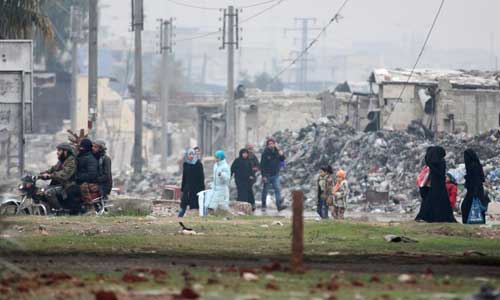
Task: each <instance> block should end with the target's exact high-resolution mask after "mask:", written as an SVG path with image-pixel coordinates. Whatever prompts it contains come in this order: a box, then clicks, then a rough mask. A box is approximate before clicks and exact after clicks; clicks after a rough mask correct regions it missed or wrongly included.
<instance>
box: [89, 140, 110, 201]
mask: <svg viewBox="0 0 500 300" xmlns="http://www.w3.org/2000/svg"><path fill="white" fill-rule="evenodd" d="M92 153H93V154H94V157H95V158H96V159H97V170H98V173H99V176H97V183H98V184H99V187H100V191H101V196H103V197H105V198H107V197H108V195H109V194H110V193H111V189H112V188H113V175H112V174H111V158H110V157H109V156H108V155H107V154H106V142H104V141H101V140H98V141H95V142H94V143H93V144H92Z"/></svg>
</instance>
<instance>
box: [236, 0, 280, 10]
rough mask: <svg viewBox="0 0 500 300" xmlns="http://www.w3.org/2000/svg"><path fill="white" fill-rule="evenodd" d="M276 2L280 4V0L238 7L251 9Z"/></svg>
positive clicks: (269, 0)
mask: <svg viewBox="0 0 500 300" xmlns="http://www.w3.org/2000/svg"><path fill="white" fill-rule="evenodd" d="M276 1H279V2H281V0H267V1H262V2H257V3H254V4H249V5H245V6H240V7H239V8H252V7H257V6H261V5H266V4H269V3H273V2H276Z"/></svg>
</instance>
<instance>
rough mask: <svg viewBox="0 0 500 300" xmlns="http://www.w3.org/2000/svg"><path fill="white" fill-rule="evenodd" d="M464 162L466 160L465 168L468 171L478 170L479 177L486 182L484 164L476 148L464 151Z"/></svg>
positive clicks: (470, 172)
mask: <svg viewBox="0 0 500 300" xmlns="http://www.w3.org/2000/svg"><path fill="white" fill-rule="evenodd" d="M464 162H465V170H466V171H467V173H469V174H473V171H474V170H475V171H477V174H478V175H479V179H480V180H481V182H484V180H485V176H484V171H483V165H482V164H481V161H480V160H479V156H477V153H476V152H475V151H474V150H472V149H467V150H465V151H464Z"/></svg>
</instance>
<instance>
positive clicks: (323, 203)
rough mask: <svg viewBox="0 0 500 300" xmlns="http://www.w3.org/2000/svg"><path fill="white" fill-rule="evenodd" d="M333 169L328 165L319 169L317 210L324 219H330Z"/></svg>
mask: <svg viewBox="0 0 500 300" xmlns="http://www.w3.org/2000/svg"><path fill="white" fill-rule="evenodd" d="M332 174H333V169H332V167H331V166H329V165H326V166H323V167H321V169H320V170H319V178H318V205H317V212H318V215H319V216H320V217H321V218H322V219H328V205H331V204H332V203H329V202H333V195H332V189H333V178H332Z"/></svg>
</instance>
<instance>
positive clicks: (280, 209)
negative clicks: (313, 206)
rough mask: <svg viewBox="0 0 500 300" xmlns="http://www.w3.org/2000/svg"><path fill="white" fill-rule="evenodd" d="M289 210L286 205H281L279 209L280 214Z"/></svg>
mask: <svg viewBox="0 0 500 300" xmlns="http://www.w3.org/2000/svg"><path fill="white" fill-rule="evenodd" d="M287 208H288V206H286V205H281V206H280V207H278V212H280V211H282V210H285V209H287Z"/></svg>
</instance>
